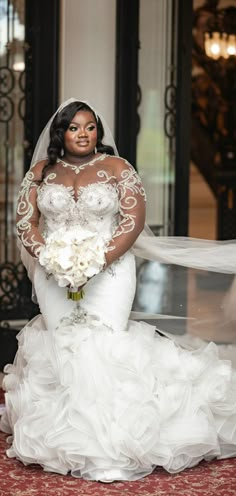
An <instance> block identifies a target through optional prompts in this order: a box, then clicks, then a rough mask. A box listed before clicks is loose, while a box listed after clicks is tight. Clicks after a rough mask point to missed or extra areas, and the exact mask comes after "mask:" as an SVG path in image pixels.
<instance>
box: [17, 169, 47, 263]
mask: <svg viewBox="0 0 236 496" xmlns="http://www.w3.org/2000/svg"><path fill="white" fill-rule="evenodd" d="M37 187H38V182H37V181H35V177H34V173H33V172H32V171H31V170H29V171H28V172H27V173H26V175H25V177H24V179H23V181H22V184H21V188H20V191H19V196H18V205H17V215H18V216H19V219H18V221H17V223H16V229H17V234H18V236H19V237H20V239H21V241H22V243H23V245H24V246H25V247H28V248H30V251H32V254H33V255H34V256H36V257H37V256H39V252H40V249H41V247H42V246H43V243H42V242H41V241H40V239H37V232H35V231H34V230H32V222H31V219H32V217H33V214H34V206H33V204H32V202H31V201H30V193H31V191H32V190H33V189H34V188H37Z"/></svg>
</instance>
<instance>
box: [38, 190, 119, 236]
mask: <svg viewBox="0 0 236 496" xmlns="http://www.w3.org/2000/svg"><path fill="white" fill-rule="evenodd" d="M76 198H77V199H76ZM37 204H38V207H39V210H40V211H41V213H42V215H43V219H44V231H43V236H44V238H45V237H46V236H47V235H48V234H50V233H51V232H54V231H56V230H57V229H58V228H59V227H64V228H66V229H67V228H70V227H72V226H78V228H79V227H80V226H81V227H86V228H87V229H89V230H92V231H94V232H97V233H99V234H100V235H102V236H103V237H104V238H106V239H107V240H108V239H111V237H112V235H113V233H114V231H115V229H116V228H117V226H118V214H119V197H118V190H117V188H116V187H115V186H112V185H111V184H103V183H99V182H98V183H92V184H89V185H87V186H83V187H80V188H79V189H78V190H77V191H76V195H75V191H74V190H73V188H72V187H70V186H68V187H66V186H64V185H63V184H44V185H43V186H42V187H41V188H40V189H39V190H38V198H37Z"/></svg>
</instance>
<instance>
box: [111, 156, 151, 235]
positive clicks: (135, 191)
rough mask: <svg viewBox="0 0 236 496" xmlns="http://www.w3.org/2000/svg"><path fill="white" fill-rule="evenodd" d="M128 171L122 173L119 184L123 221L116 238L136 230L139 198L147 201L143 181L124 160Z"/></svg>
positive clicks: (120, 209)
mask: <svg viewBox="0 0 236 496" xmlns="http://www.w3.org/2000/svg"><path fill="white" fill-rule="evenodd" d="M124 162H125V164H126V165H127V166H128V169H124V170H123V171H122V172H121V174H120V175H121V177H120V180H119V183H118V191H119V198H120V199H119V212H120V216H121V220H120V223H119V227H118V229H117V231H116V233H115V234H114V238H115V237H117V236H120V235H121V234H123V233H129V232H130V231H133V230H134V228H135V219H136V212H135V210H136V207H137V206H138V199H137V196H139V195H140V196H142V197H143V199H144V201H146V194H145V190H144V187H143V185H142V182H141V179H140V177H139V176H138V174H137V172H136V171H135V169H134V168H133V167H132V165H130V164H129V162H127V160H124Z"/></svg>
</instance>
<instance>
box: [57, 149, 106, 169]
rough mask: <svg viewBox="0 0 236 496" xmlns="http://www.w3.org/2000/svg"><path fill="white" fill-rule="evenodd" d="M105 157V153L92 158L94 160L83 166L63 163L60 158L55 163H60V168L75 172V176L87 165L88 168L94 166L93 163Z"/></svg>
mask: <svg viewBox="0 0 236 496" xmlns="http://www.w3.org/2000/svg"><path fill="white" fill-rule="evenodd" d="M105 157H106V153H103V154H102V155H100V156H99V157H94V159H92V160H90V161H89V162H86V163H84V164H81V165H75V164H69V163H68V162H65V161H64V160H62V159H61V158H60V159H58V160H57V163H60V164H61V165H62V167H70V169H71V170H73V171H74V172H75V174H79V173H80V171H81V170H84V169H85V167H87V166H88V165H89V166H90V165H93V164H95V162H98V161H100V160H104V158H105Z"/></svg>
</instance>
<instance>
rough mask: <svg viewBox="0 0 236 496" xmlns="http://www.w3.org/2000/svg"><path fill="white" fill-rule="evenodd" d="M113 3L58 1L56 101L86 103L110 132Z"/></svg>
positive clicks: (112, 112)
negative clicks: (57, 78) (59, 11)
mask: <svg viewBox="0 0 236 496" xmlns="http://www.w3.org/2000/svg"><path fill="white" fill-rule="evenodd" d="M115 18H116V0H99V1H95V0H86V1H84V0H61V35H60V39H61V45H60V84H59V85H60V90H59V95H60V102H62V101H64V100H66V99H67V98H70V97H72V96H73V97H75V98H78V99H81V100H83V99H84V100H88V101H89V102H90V103H91V104H92V105H94V107H95V108H96V109H97V110H98V112H100V113H101V114H102V115H103V116H104V117H105V119H106V121H107V123H108V124H109V126H110V127H111V130H112V132H114V105H115V26H116V24H115Z"/></svg>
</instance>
